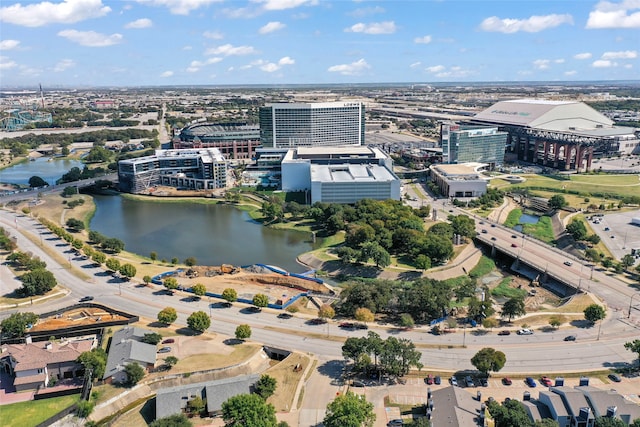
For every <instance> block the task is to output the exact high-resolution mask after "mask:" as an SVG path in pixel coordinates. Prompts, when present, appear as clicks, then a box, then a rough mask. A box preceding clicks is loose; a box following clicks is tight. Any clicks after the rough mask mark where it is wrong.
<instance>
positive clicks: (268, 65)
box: [256, 56, 296, 73]
mask: <svg viewBox="0 0 640 427" xmlns="http://www.w3.org/2000/svg"><path fill="white" fill-rule="evenodd" d="M295 63H296V61H294V60H293V59H291V58H290V57H288V56H284V57H282V58H280V60H279V61H278V63H277V64H276V63H274V62H264V61H260V64H256V65H260V69H261V70H262V71H265V72H267V73H273V72H274V71H278V70H279V69H281V68H282V67H283V66H285V65H293V64H295Z"/></svg>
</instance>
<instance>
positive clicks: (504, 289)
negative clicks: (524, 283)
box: [491, 277, 527, 298]
mask: <svg viewBox="0 0 640 427" xmlns="http://www.w3.org/2000/svg"><path fill="white" fill-rule="evenodd" d="M510 283H511V277H505V278H504V279H502V280H501V281H500V283H499V284H498V286H497V287H495V288H494V289H492V290H491V296H493V297H505V298H524V297H525V296H526V295H527V291H525V290H524V289H518V288H512V287H510V286H509V284H510Z"/></svg>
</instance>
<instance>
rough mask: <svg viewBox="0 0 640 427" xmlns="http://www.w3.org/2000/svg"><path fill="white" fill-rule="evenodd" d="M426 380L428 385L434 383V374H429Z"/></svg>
mask: <svg viewBox="0 0 640 427" xmlns="http://www.w3.org/2000/svg"><path fill="white" fill-rule="evenodd" d="M424 382H425V383H427V385H432V384H433V375H431V374H429V375H427V378H425V379H424Z"/></svg>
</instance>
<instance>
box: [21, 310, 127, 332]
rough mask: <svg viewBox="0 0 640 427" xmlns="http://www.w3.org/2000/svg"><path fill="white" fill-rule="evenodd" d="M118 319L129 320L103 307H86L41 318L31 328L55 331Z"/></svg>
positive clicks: (38, 330) (35, 330)
mask: <svg viewBox="0 0 640 427" xmlns="http://www.w3.org/2000/svg"><path fill="white" fill-rule="evenodd" d="M116 320H127V318H126V317H124V316H120V315H117V314H115V313H109V312H108V311H105V310H104V309H103V308H97V307H84V308H77V309H74V310H69V311H65V312H64V313H60V314H59V315H57V316H56V317H50V318H46V319H41V320H40V321H38V323H37V324H36V325H35V326H34V327H33V328H31V331H32V332H40V331H53V332H55V331H56V330H57V329H62V328H69V327H72V326H82V325H99V324H100V322H113V321H116Z"/></svg>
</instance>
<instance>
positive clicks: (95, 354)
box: [76, 347, 107, 379]
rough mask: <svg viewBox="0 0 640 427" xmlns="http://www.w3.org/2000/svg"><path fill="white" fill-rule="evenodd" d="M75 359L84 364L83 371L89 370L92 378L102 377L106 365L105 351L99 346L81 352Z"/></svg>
mask: <svg viewBox="0 0 640 427" xmlns="http://www.w3.org/2000/svg"><path fill="white" fill-rule="evenodd" d="M76 361H77V362H78V363H81V364H82V366H84V369H85V371H88V370H91V371H92V377H93V378H95V379H102V377H103V376H104V370H105V368H106V366H107V353H106V352H105V351H104V350H103V349H102V348H101V347H97V348H94V349H93V350H91V351H85V352H83V353H82V354H80V356H78V358H77V359H76Z"/></svg>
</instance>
